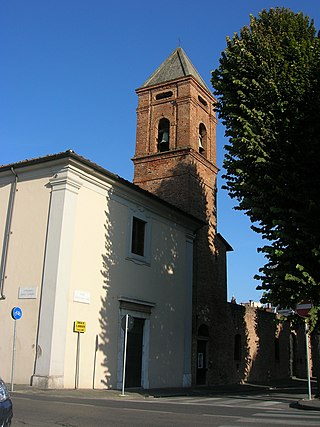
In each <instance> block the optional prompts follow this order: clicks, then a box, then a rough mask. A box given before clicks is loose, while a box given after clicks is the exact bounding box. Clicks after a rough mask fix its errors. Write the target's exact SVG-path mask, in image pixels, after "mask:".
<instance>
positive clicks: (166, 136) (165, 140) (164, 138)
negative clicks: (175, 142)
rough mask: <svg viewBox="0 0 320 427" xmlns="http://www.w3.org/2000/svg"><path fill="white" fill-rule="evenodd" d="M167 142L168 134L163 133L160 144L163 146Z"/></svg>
mask: <svg viewBox="0 0 320 427" xmlns="http://www.w3.org/2000/svg"><path fill="white" fill-rule="evenodd" d="M168 141H169V134H168V132H167V131H164V132H163V134H162V138H161V141H160V144H165V143H166V142H168Z"/></svg>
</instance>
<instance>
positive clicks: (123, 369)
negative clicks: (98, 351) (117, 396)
mask: <svg viewBox="0 0 320 427" xmlns="http://www.w3.org/2000/svg"><path fill="white" fill-rule="evenodd" d="M128 320H129V315H128V314H126V327H125V331H124V355H123V368H122V393H121V396H124V395H125V394H124V383H125V381H126V364H127V343H128Z"/></svg>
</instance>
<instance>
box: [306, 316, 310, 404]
mask: <svg viewBox="0 0 320 427" xmlns="http://www.w3.org/2000/svg"><path fill="white" fill-rule="evenodd" d="M304 330H305V334H306V355H307V374H308V398H309V400H311V380H310V364H309V357H310V356H309V335H308V324H307V321H306V320H305V322H304Z"/></svg>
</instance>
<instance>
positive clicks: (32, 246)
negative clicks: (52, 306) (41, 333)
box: [0, 172, 50, 383]
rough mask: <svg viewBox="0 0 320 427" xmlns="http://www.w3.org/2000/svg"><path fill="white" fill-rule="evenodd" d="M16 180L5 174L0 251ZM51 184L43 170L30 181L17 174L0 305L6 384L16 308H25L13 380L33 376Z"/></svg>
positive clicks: (0, 193) (0, 356)
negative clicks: (3, 296) (12, 314)
mask: <svg viewBox="0 0 320 427" xmlns="http://www.w3.org/2000/svg"><path fill="white" fill-rule="evenodd" d="M9 180H10V182H8V181H9ZM13 181H14V176H13V175H11V176H9V175H8V174H4V176H1V177H0V247H1V249H2V250H3V239H4V228H5V224H6V220H7V210H8V202H9V193H10V188H11V185H12V182H13ZM47 183H48V178H47V177H43V176H42V174H39V172H38V173H37V178H36V179H32V176H30V175H29V174H28V173H21V174H18V183H17V191H16V192H15V200H14V206H13V213H12V223H11V234H10V240H9V245H8V258H7V266H6V278H5V282H4V295H5V297H6V298H5V300H2V301H0V330H1V340H0V360H1V368H0V372H1V376H2V377H3V378H4V380H5V381H11V358H12V346H13V328H14V320H12V319H11V310H12V308H13V307H15V306H18V307H21V309H22V311H23V316H22V318H21V319H20V320H17V321H16V322H17V323H16V352H15V370H14V371H15V372H14V380H15V382H17V383H29V382H30V378H31V375H32V372H33V367H34V358H35V351H36V347H35V346H36V334H37V322H38V315H39V302H40V295H41V281H42V271H43V260H44V250H45V239H46V228H47V218H48V209H49V201H50V189H49V188H48V187H47ZM19 288H20V290H21V291H22V292H23V293H24V295H25V296H27V294H28V293H29V298H19ZM21 288H23V289H21ZM27 288H29V290H28V289H27Z"/></svg>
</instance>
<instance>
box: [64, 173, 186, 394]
mask: <svg viewBox="0 0 320 427" xmlns="http://www.w3.org/2000/svg"><path fill="white" fill-rule="evenodd" d="M82 184H83V185H82V187H81V189H80V191H79V194H78V196H77V197H78V201H77V214H76V218H75V240H74V250H73V258H72V275H71V283H70V290H69V312H68V325H67V339H66V343H67V344H66V356H65V387H72V386H73V385H74V384H75V370H76V366H75V360H76V349H77V339H78V337H77V334H76V333H74V332H73V323H74V321H75V320H80V321H85V322H86V327H87V329H86V332H85V333H84V334H81V336H80V362H79V387H91V386H92V385H93V384H94V386H95V387H96V388H99V387H112V388H115V387H116V386H117V381H118V379H119V378H118V377H117V375H118V371H119V366H118V365H119V348H121V347H122V342H121V341H120V342H119V340H121V339H122V338H121V329H120V320H121V319H120V308H119V307H120V303H119V298H120V297H128V298H133V299H136V300H141V301H149V302H152V303H154V307H153V308H152V309H151V314H150V341H149V360H148V379H149V386H150V387H160V386H181V385H182V378H183V369H184V366H183V360H184V343H185V319H186V316H189V318H191V312H190V313H187V312H186V310H187V307H188V305H187V304H186V289H185V287H186V286H187V282H188V279H187V277H186V272H187V266H186V230H185V229H183V228H181V227H179V226H178V225H177V224H175V223H173V222H172V221H170V220H168V219H167V218H166V216H165V215H164V216H162V215H161V214H160V215H159V213H155V212H152V211H150V210H148V209H145V208H144V207H143V205H142V204H141V201H139V200H135V199H134V198H132V196H131V200H128V198H126V197H125V196H122V195H119V194H118V193H117V191H114V189H112V188H111V187H109V188H108V187H106V188H102V187H101V186H98V187H96V186H92V185H90V184H88V183H86V182H85V181H83V182H82ZM136 214H137V215H144V217H145V219H146V220H147V221H148V223H149V224H150V226H151V234H150V238H151V239H150V248H149V249H150V260H149V262H147V263H139V262H136V261H135V260H133V259H131V258H130V256H129V242H130V239H129V235H128V233H129V229H130V227H129V225H130V221H131V217H132V215H136ZM77 291H81V292H84V293H85V295H87V297H89V299H90V303H88V301H86V302H83V303H81V302H76V301H74V295H75V292H77ZM97 344H98V347H96V346H97ZM94 368H95V369H94Z"/></svg>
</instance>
